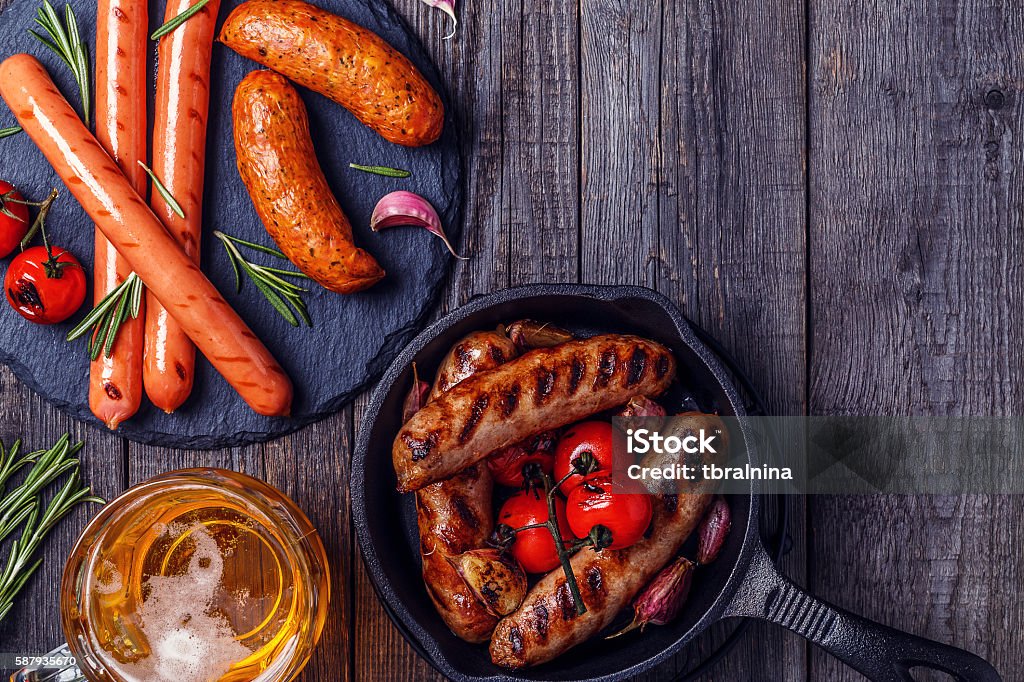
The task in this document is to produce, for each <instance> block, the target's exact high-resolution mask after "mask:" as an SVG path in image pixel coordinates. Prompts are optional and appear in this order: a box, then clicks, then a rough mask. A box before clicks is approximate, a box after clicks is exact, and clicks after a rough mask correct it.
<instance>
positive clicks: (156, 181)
mask: <svg viewBox="0 0 1024 682" xmlns="http://www.w3.org/2000/svg"><path fill="white" fill-rule="evenodd" d="M139 165H140V166H141V167H142V170H144V171H146V175H148V176H149V179H150V180H152V181H153V188H154V189H156V191H157V194H159V195H160V198H161V199H163V200H164V201H165V202H167V205H168V206H170V207H171V210H172V211H174V212H175V213H176V214H177V215H178V217H179V218H184V217H185V212H184V211H183V210H181V204H179V203H178V201H177V200H176V199H175V198H174V197H173V196H172V195H171V193H170V192H169V191H167V188H166V187H164V183H162V182H160V178H158V177H157V176H156V173H154V172H153V169H152V168H150V167H149V166H147V165H146V164H144V163H143V162H142V161H141V160H140V161H139Z"/></svg>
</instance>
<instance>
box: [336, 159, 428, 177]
mask: <svg viewBox="0 0 1024 682" xmlns="http://www.w3.org/2000/svg"><path fill="white" fill-rule="evenodd" d="M348 167H349V168H354V169H355V170H357V171H363V172H364V173H373V174H374V175H383V176H385V177H388V178H408V177H410V176H411V175H412V173H410V172H409V171H407V170H402V169H401V168H391V167H390V166H360V165H359V164H358V163H350V164H349V165H348Z"/></svg>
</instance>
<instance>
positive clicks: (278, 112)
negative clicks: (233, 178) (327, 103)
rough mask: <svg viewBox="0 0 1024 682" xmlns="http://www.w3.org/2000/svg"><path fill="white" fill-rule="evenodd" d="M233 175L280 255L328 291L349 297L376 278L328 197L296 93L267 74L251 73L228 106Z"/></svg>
mask: <svg viewBox="0 0 1024 682" xmlns="http://www.w3.org/2000/svg"><path fill="white" fill-rule="evenodd" d="M232 117H233V119H234V124H235V132H234V136H235V153H236V157H237V161H238V164H237V165H238V173H239V175H241V176H242V182H244V183H245V188H246V189H247V190H248V191H249V196H250V198H252V203H253V206H255V207H256V213H257V214H258V215H259V217H260V220H261V221H263V226H264V227H266V228H267V232H268V233H269V234H270V236H271V237H273V239H274V242H275V243H276V244H277V245H278V246H279V247H280V248H281V251H283V252H284V254H285V255H286V256H288V260H290V261H291V262H292V263H294V264H295V265H296V266H297V267H298V268H299V269H300V270H302V272H303V273H305V274H306V275H308V276H309V277H311V278H312V279H314V280H315V281H316V282H317V283H318V284H321V285H322V286H324V287H325V288H327V289H330V290H331V291H335V292H337V293H339V294H352V293H355V292H357V291H363V290H364V289H367V288H369V287H371V286H373V285H374V284H376V283H377V282H379V281H380V280H381V279H382V278H383V277H384V270H383V269H382V268H381V267H380V265H379V264H378V263H377V261H376V260H374V258H373V256H371V255H370V254H369V253H368V252H366V251H364V250H363V249H361V248H359V247H357V246H356V245H355V242H354V240H353V237H352V224H351V223H349V220H348V217H346V216H345V213H344V211H342V210H341V206H340V205H339V204H338V200H337V199H336V198H335V197H334V194H332V193H331V188H330V186H329V185H328V184H327V178H325V177H324V173H323V170H322V169H321V168H320V164H319V163H317V160H316V151H315V150H314V148H313V140H312V138H311V137H310V134H309V117H308V115H307V113H306V105H305V104H303V103H302V98H301V97H299V93H298V91H296V90H295V88H293V87H292V86H291V84H290V83H288V81H287V80H285V79H284V78H283V77H281V76H280V75H278V74H276V73H273V72H271V71H253V72H252V73H250V74H249V75H248V76H246V77H245V78H243V79H242V82H241V83H239V84H238V88H237V90H235V99H234V103H233V105H232Z"/></svg>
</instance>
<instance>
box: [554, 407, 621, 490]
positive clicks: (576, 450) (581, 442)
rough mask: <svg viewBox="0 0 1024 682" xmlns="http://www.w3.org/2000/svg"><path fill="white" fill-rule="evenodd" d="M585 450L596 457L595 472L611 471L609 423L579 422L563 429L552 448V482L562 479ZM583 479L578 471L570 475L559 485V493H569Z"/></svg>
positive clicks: (610, 432)
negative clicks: (553, 475)
mask: <svg viewBox="0 0 1024 682" xmlns="http://www.w3.org/2000/svg"><path fill="white" fill-rule="evenodd" d="M585 452H589V453H590V454H592V455H593V456H594V457H595V458H596V459H597V464H598V469H597V471H595V472H594V474H602V473H610V472H611V470H612V425H611V424H610V423H608V422H597V421H590V422H580V423H579V424H576V425H575V426H572V427H570V428H569V430H568V431H566V432H565V434H564V435H563V436H562V439H561V440H560V441H558V448H557V449H556V450H555V481H561V480H562V479H563V478H565V477H566V476H567V475H568V474H569V473H570V472H572V470H573V469H572V463H573V461H574V460H575V459H576V458H577V457H580V456H581V455H582V454H583V453H585ZM592 475H593V474H592ZM582 482H583V478H582V477H581V476H580V475H579V474H573V475H572V476H571V477H570V478H569V480H567V481H566V482H565V483H563V484H562V492H564V493H565V494H566V495H568V494H569V492H570V491H571V490H573V489H574V488H576V487H577V486H579V484H580V483H582Z"/></svg>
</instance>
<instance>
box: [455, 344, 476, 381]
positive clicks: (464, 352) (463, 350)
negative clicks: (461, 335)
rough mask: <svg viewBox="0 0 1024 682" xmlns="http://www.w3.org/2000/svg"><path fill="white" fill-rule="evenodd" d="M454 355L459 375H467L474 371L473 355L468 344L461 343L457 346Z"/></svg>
mask: <svg viewBox="0 0 1024 682" xmlns="http://www.w3.org/2000/svg"><path fill="white" fill-rule="evenodd" d="M453 355H454V357H455V367H456V369H458V370H459V374H465V373H466V372H469V371H471V370H472V369H473V367H472V363H473V354H472V353H471V352H470V350H469V348H468V346H467V344H465V343H460V344H459V345H458V346H456V347H455V352H454V353H453Z"/></svg>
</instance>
